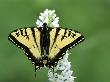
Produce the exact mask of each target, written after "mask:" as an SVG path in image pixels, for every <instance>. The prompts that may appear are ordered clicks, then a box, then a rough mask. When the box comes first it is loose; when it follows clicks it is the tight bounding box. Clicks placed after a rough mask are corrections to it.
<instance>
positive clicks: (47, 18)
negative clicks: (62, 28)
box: [36, 9, 59, 27]
mask: <svg viewBox="0 0 110 82" xmlns="http://www.w3.org/2000/svg"><path fill="white" fill-rule="evenodd" d="M40 15H41V16H39V19H38V20H37V22H36V24H37V26H38V27H42V25H43V23H47V25H48V26H50V27H59V24H58V22H59V17H56V14H55V10H52V11H51V10H48V9H46V10H45V11H44V13H40Z"/></svg>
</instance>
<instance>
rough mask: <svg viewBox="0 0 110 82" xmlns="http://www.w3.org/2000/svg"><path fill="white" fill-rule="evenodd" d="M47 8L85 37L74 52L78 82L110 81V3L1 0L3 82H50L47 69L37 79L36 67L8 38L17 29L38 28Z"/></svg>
mask: <svg viewBox="0 0 110 82" xmlns="http://www.w3.org/2000/svg"><path fill="white" fill-rule="evenodd" d="M45 9H51V10H53V9H55V10H56V14H57V16H58V17H59V18H60V26H63V27H67V28H72V29H76V30H78V31H80V32H82V34H83V35H84V36H85V39H86V40H85V41H84V42H82V43H81V44H80V45H78V46H76V47H75V48H73V49H71V50H70V52H71V53H72V54H71V55H70V56H69V57H70V61H71V62H72V70H73V71H74V76H76V77H77V78H76V79H75V82H110V43H109V42H110V0H0V82H44V81H45V82H49V81H48V77H47V70H46V69H42V70H38V71H37V72H36V76H37V77H36V78H35V77H34V74H35V72H34V66H33V65H32V64H31V62H30V61H29V60H28V59H27V57H26V56H25V55H24V53H23V52H22V50H20V49H18V48H17V47H16V46H14V45H13V44H12V43H10V42H9V41H8V39H7V38H8V34H9V33H10V32H11V31H12V30H14V29H16V28H21V27H28V26H35V25H36V24H35V22H36V20H37V18H38V16H39V13H41V12H43V11H44V10H45Z"/></svg>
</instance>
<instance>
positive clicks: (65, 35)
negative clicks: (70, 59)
mask: <svg viewBox="0 0 110 82" xmlns="http://www.w3.org/2000/svg"><path fill="white" fill-rule="evenodd" d="M83 39H84V37H83V36H82V35H81V34H80V33H79V32H77V31H72V30H70V29H62V28H53V29H52V31H51V32H50V43H51V44H52V45H50V51H49V56H48V57H49V59H51V60H53V61H54V62H57V61H58V60H59V58H60V57H63V55H64V54H63V53H65V52H66V51H67V50H68V49H70V48H72V47H73V46H75V45H76V44H78V43H79V42H81V41H82V40H83ZM53 64H54V63H53Z"/></svg>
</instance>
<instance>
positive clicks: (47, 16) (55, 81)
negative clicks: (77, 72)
mask: <svg viewBox="0 0 110 82" xmlns="http://www.w3.org/2000/svg"><path fill="white" fill-rule="evenodd" d="M40 15H41V16H39V19H38V20H37V22H36V24H37V26H38V27H42V25H43V23H47V25H48V26H49V27H59V23H58V22H59V17H56V14H55V10H48V9H46V10H45V11H44V13H40ZM68 56H69V53H68V51H67V52H66V54H65V55H64V56H63V59H61V60H59V61H58V64H57V66H56V67H54V73H53V70H51V69H49V71H48V77H49V80H50V81H51V82H74V78H76V77H74V76H72V73H73V71H72V70H70V68H71V62H69V61H68Z"/></svg>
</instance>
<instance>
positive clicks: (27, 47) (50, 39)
mask: <svg viewBox="0 0 110 82" xmlns="http://www.w3.org/2000/svg"><path fill="white" fill-rule="evenodd" d="M8 39H9V40H10V41H11V42H12V43H14V44H15V45H17V47H19V48H21V49H22V50H23V51H24V52H25V54H26V56H27V57H28V59H29V60H31V61H32V64H34V65H35V70H37V69H40V68H42V67H44V66H46V67H48V68H54V67H55V66H56V65H57V63H58V61H59V60H60V59H62V58H63V56H64V55H65V53H66V51H67V50H69V49H71V48H73V47H74V46H76V45H77V44H78V43H80V42H82V41H84V36H83V35H82V34H81V33H80V32H78V31H75V30H72V29H67V28H62V27H53V28H52V27H48V26H47V24H46V23H44V24H43V26H42V27H36V26H35V27H27V28H20V29H17V30H14V31H13V32H11V33H10V34H9V36H8Z"/></svg>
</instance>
